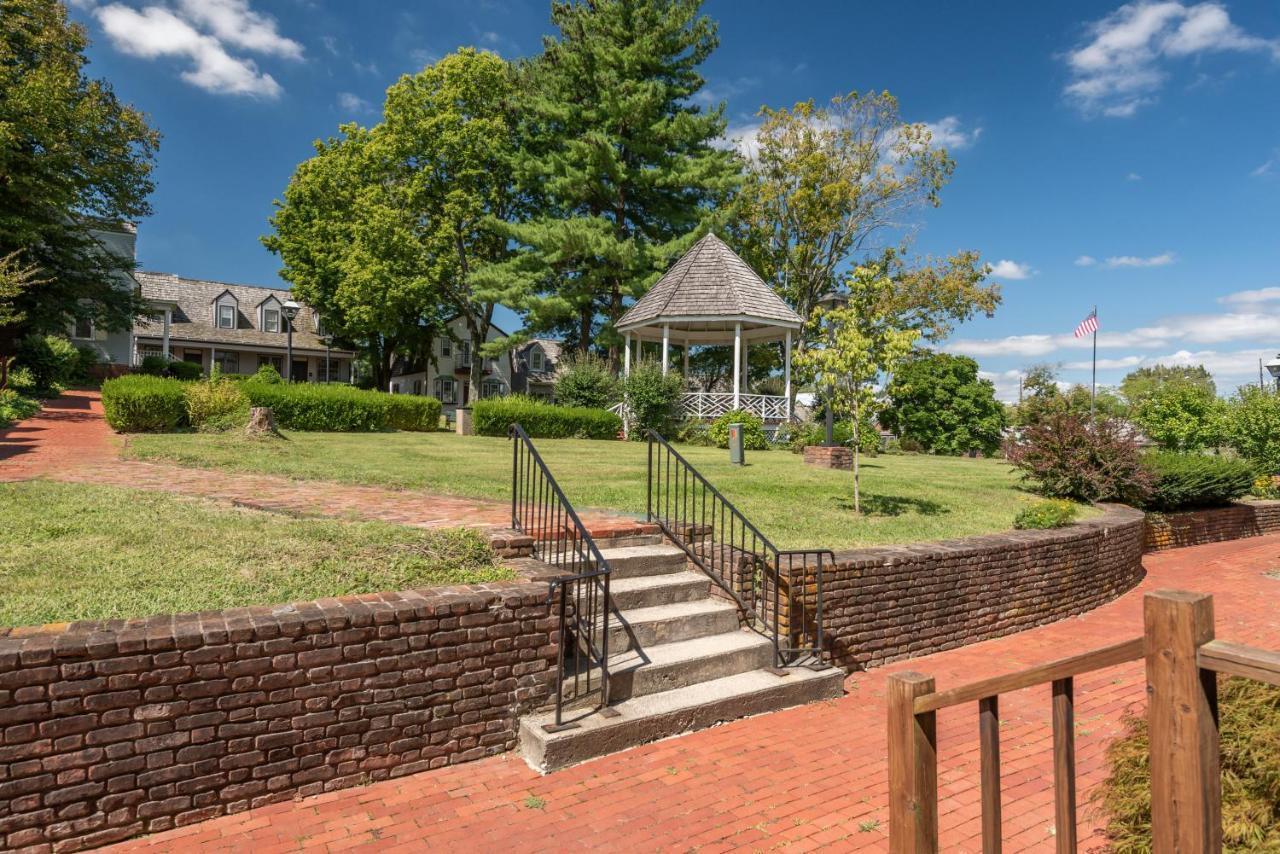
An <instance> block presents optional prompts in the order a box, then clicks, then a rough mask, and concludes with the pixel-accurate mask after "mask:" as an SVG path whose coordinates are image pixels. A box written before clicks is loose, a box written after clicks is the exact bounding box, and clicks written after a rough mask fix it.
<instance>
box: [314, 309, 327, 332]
mask: <svg viewBox="0 0 1280 854" xmlns="http://www.w3.org/2000/svg"><path fill="white" fill-rule="evenodd" d="M315 317H316V335H318V336H319V337H321V338H328V337H329V330H328V329H327V328H325V325H324V321H323V320H321V319H320V315H318V314H317V315H316V316H315Z"/></svg>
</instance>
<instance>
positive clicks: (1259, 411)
mask: <svg viewBox="0 0 1280 854" xmlns="http://www.w3.org/2000/svg"><path fill="white" fill-rule="evenodd" d="M1222 433H1223V438H1224V440H1225V441H1226V443H1227V445H1228V447H1230V448H1232V449H1233V450H1235V452H1236V453H1238V454H1239V455H1240V456H1242V457H1244V458H1245V459H1247V460H1249V461H1250V462H1252V463H1253V464H1254V465H1255V466H1257V468H1258V473H1259V474H1280V393H1276V392H1273V391H1270V390H1268V389H1261V388H1257V387H1256V386H1243V387H1241V388H1240V390H1239V391H1238V392H1236V396H1235V397H1233V398H1232V399H1231V402H1230V403H1229V404H1228V406H1227V408H1226V411H1225V413H1224V414H1223V417H1222Z"/></svg>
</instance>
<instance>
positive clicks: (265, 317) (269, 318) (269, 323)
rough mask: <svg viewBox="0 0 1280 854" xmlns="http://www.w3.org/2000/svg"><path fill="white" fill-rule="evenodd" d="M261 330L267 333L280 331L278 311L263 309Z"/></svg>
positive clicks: (275, 309) (276, 309)
mask: <svg viewBox="0 0 1280 854" xmlns="http://www.w3.org/2000/svg"><path fill="white" fill-rule="evenodd" d="M262 328H263V329H264V330H266V331H267V332H279V331H280V309H278V308H264V309H263V310H262Z"/></svg>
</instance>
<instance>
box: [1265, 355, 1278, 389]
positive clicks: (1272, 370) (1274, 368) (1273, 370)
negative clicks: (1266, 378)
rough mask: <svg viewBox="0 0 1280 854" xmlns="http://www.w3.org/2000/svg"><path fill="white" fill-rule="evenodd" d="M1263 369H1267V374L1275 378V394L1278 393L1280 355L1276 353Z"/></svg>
mask: <svg viewBox="0 0 1280 854" xmlns="http://www.w3.org/2000/svg"><path fill="white" fill-rule="evenodd" d="M1265 367H1266V369H1267V373H1269V374H1271V376H1273V377H1274V378H1275V381H1276V392H1277V393H1280V353H1277V354H1276V357H1275V358H1274V359H1272V360H1271V361H1270V362H1267V364H1266V366H1265Z"/></svg>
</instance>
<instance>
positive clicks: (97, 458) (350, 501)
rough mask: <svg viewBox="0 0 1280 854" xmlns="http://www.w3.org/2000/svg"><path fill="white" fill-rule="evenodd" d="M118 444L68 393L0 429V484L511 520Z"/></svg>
mask: <svg viewBox="0 0 1280 854" xmlns="http://www.w3.org/2000/svg"><path fill="white" fill-rule="evenodd" d="M121 441H122V440H121V439H120V437H118V436H116V435H115V434H113V433H112V432H111V429H110V428H109V427H108V426H107V424H106V421H105V420H103V416H102V402H101V400H100V398H99V395H98V393H97V392H95V391H69V392H67V393H66V394H65V395H63V396H62V397H60V398H57V399H56V400H52V401H49V402H48V403H47V404H46V406H45V408H44V409H43V410H42V411H41V412H40V413H39V414H38V415H36V416H34V417H33V418H29V419H27V420H26V421H23V422H21V423H20V424H17V425H15V426H13V427H11V428H9V429H8V430H0V481H6V480H27V479H30V478H35V477H44V478H49V479H51V480H59V481H69V482H78V483H95V484H106V485H109V486H125V487H131V488H134V489H152V490H158V491H162V492H177V493H181V494H183V495H198V496H202V497H205V498H210V499H213V500H217V501H224V502H228V503H231V504H234V505H236V506H240V507H248V508H252V509H257V510H268V511H272V512H280V513H291V514H297V515H304V516H305V515H318V516H332V517H338V518H353V519H377V520H381V521H384V522H391V523H395V524H400V525H412V526H414V527H419V528H433V527H463V526H465V527H472V528H504V527H507V526H509V525H510V524H511V508H510V505H509V504H507V503H506V502H503V501H494V500H486V499H480V498H462V497H458V496H452V495H440V494H436V493H430V492H425V491H421V490H411V489H406V490H394V489H382V488H379V487H374V486H358V485H354V484H343V483H329V482H324V481H302V480H291V479H289V478H285V477H277V476H272V475H256V474H241V473H237V472H230V471H221V470H208V469H195V468H187V467H184V466H176V465H167V464H163V463H148V462H139V461H137V460H122V459H120V443H121ZM583 522H584V523H585V524H586V525H587V526H588V527H589V528H591V531H592V533H593V534H594V535H595V536H597V537H609V536H627V535H630V534H633V533H637V532H638V531H639V530H641V529H642V528H643V529H644V530H648V526H642V525H641V524H640V523H637V522H636V521H635V520H634V519H628V518H625V517H618V516H613V515H610V514H607V513H594V514H585V515H584V518H583Z"/></svg>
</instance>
